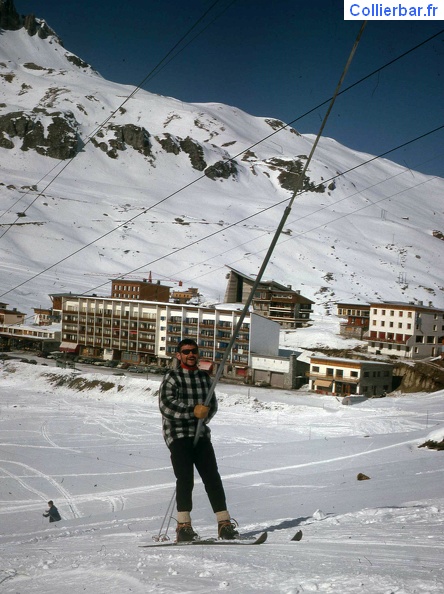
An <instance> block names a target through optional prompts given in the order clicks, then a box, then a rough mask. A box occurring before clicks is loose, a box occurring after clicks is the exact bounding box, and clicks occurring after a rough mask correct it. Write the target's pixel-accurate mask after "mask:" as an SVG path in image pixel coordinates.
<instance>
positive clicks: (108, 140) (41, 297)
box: [0, 29, 444, 311]
mask: <svg viewBox="0 0 444 594" xmlns="http://www.w3.org/2000/svg"><path fill="white" fill-rule="evenodd" d="M133 91H134V88H133V87H129V86H123V85H120V84H116V83H113V82H110V81H107V80H104V79H103V78H102V77H101V76H100V75H99V74H97V73H96V72H95V71H94V70H93V68H91V67H90V66H88V65H87V64H85V63H83V62H82V61H81V60H79V59H78V58H76V57H75V56H73V55H72V54H71V53H70V52H69V51H68V50H66V49H64V48H63V47H62V46H61V45H60V43H59V42H58V40H57V38H56V37H54V36H49V37H48V38H46V39H40V38H39V37H38V36H36V35H35V36H30V35H29V34H28V33H27V31H26V30H25V29H20V30H18V31H1V44H0V160H1V164H2V168H1V178H0V249H1V254H2V257H1V259H0V289H1V290H0V299H1V300H2V301H3V302H6V303H9V304H11V305H12V306H15V307H18V308H20V309H22V310H24V311H30V310H31V308H32V307H37V306H39V305H42V306H44V305H49V299H48V297H47V295H48V293H57V292H64V291H72V292H89V291H94V292H96V293H100V294H104V295H106V294H109V283H108V279H109V278H111V277H116V276H119V275H121V274H125V273H127V274H128V275H130V274H133V275H138V277H140V278H143V277H146V275H147V274H148V272H149V271H152V275H153V278H154V279H155V280H160V281H161V282H165V284H170V285H171V286H175V285H176V284H177V283H178V281H182V282H183V284H184V285H185V286H197V287H199V289H200V292H201V293H202V294H203V296H204V299H205V300H206V301H208V302H210V301H219V300H220V299H222V298H223V294H224V290H225V282H226V281H225V275H226V268H225V265H229V266H232V267H235V268H238V269H240V270H242V271H243V272H245V273H246V274H251V275H254V274H256V273H257V271H258V269H259V267H260V265H261V263H262V259H263V257H264V255H265V251H266V249H267V248H268V246H269V244H270V241H271V238H272V236H273V234H274V232H275V229H276V227H277V225H278V223H279V221H280V219H281V217H282V215H283V211H284V208H285V205H286V204H287V202H288V200H289V199H290V197H291V196H292V190H291V187H293V186H294V183H295V179H296V178H297V172H298V171H300V169H301V168H302V166H303V165H304V163H305V159H306V157H307V155H308V154H309V152H310V149H311V146H312V143H313V140H314V136H312V135H304V136H302V135H300V134H298V133H297V132H296V131H295V130H293V129H291V128H286V129H282V130H279V127H280V124H279V122H277V121H276V120H274V119H273V118H272V117H270V118H258V117H253V116H250V115H248V114H247V113H245V112H243V111H241V110H239V109H236V108H235V107H231V106H227V105H222V104H214V103H212V104H205V105H204V104H186V103H183V102H181V101H177V100H175V99H173V98H168V97H161V96H158V95H153V94H151V93H149V92H147V91H145V90H139V91H138V92H137V93H135V94H132V93H133ZM128 97H129V99H128ZM11 113H14V114H15V115H14V117H12V118H11ZM20 118H22V120H20ZM23 118H24V119H23ZM19 120H20V121H21V122H22V128H26V129H25V130H24V131H23V129H20V125H19V123H20V122H19ZM23 121H25V124H23ZM30 122H31V123H30ZM60 122H62V123H63V125H64V126H65V127H66V126H68V127H69V131H68V133H66V135H65V136H61V133H59V136H57V125H60ZM102 124H103V126H102ZM327 129H328V127H327ZM1 130H3V133H2V132H1ZM54 130H56V132H54ZM65 132H66V131H65ZM52 133H54V137H53V138H52V139H51V134H52ZM36 134H40V137H39V138H41V141H35V138H36V136H35V135H36ZM54 138H55V139H56V140H55V141H54ZM62 141H63V142H65V141H66V155H68V156H67V157H66V156H65V158H63V160H60V159H57V158H54V157H51V156H47V155H48V151H49V152H51V151H53V152H54V151H56V152H57V150H59V149H60V146H61V145H62V144H63V142H62ZM29 145H30V146H31V148H29ZM74 145H77V148H78V150H76V151H74V153H73V154H72V156H70V152H69V151H70V150H71V152H72V151H73V148H72V147H73V146H74ZM63 146H65V145H63ZM23 148H25V149H27V150H23ZM39 153H40V154H39ZM45 153H46V155H45ZM74 154H75V156H74ZM371 158H372V156H371V155H366V154H362V153H357V152H356V151H352V150H349V149H347V148H346V147H344V146H341V145H339V144H338V143H337V142H335V141H334V140H332V139H329V138H323V139H322V140H321V142H320V144H319V147H318V149H317V150H316V152H315V155H314V159H313V161H312V163H311V165H310V167H309V170H308V172H307V175H308V178H309V179H307V180H306V187H307V188H308V191H305V192H304V193H303V194H302V195H301V196H299V197H298V198H297V199H296V201H295V203H294V206H293V209H292V212H291V213H290V216H289V218H288V220H287V223H286V227H285V230H284V233H283V234H282V237H281V239H280V241H279V243H278V246H277V248H276V250H275V252H274V255H273V258H272V261H271V263H270V265H269V267H268V268H267V271H266V277H267V278H273V279H274V280H277V281H278V282H281V283H283V284H291V285H292V286H293V288H298V289H300V290H301V292H302V294H303V295H305V296H307V297H309V298H312V299H314V300H315V301H316V302H317V304H318V305H322V306H325V308H326V309H327V310H328V308H329V306H330V304H331V303H332V301H336V300H359V301H369V300H374V299H384V300H400V301H415V300H421V301H424V302H425V303H428V302H429V301H431V302H433V305H435V306H437V307H444V292H443V280H442V267H440V266H439V264H438V262H439V258H440V257H442V255H443V251H444V243H443V242H442V241H441V240H440V239H438V238H437V237H434V236H433V232H434V231H440V232H444V220H443V206H442V204H443V203H442V195H443V191H444V180H442V179H437V178H432V177H429V176H426V175H423V174H420V173H417V172H413V171H410V170H405V169H403V168H402V167H400V166H399V165H396V164H394V163H392V162H390V161H388V160H383V159H378V160H373V161H371V162H369V163H368V164H366V165H362V166H360V165H361V164H362V163H365V162H366V161H368V160H370V159H371ZM229 159H232V160H231V161H229ZM212 166H214V167H212Z"/></svg>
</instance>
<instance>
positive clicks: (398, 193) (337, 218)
mask: <svg viewBox="0 0 444 594" xmlns="http://www.w3.org/2000/svg"><path fill="white" fill-rule="evenodd" d="M435 179H438V177H431V178H430V179H427V180H425V181H423V182H420V183H418V184H415V185H414V186H410V187H409V188H404V189H403V190H400V191H399V192H395V194H391V195H390V196H384V197H383V198H381V199H380V200H376V201H375V202H371V203H370V204H366V205H364V206H361V207H359V208H356V209H355V210H352V211H351V212H348V213H345V214H343V215H340V216H338V217H336V218H335V219H330V220H329V221H326V222H325V223H321V224H320V225H317V226H316V227H312V228H311V229H306V230H305V231H300V232H299V233H297V234H296V235H294V236H292V237H289V238H287V239H283V240H282V241H281V245H282V244H284V243H287V242H288V241H293V240H294V239H298V238H300V237H302V236H303V235H307V234H308V233H312V232H313V231H317V230H318V229H322V228H325V227H327V226H328V225H330V224H331V223H335V222H337V221H339V220H341V219H345V218H347V217H349V216H351V215H354V214H356V213H357V212H360V211H362V210H365V209H366V208H370V207H371V206H375V205H377V204H380V203H381V202H384V201H385V200H389V199H390V198H394V197H395V196H399V195H400V194H403V193H404V192H405V191H406V190H412V189H414V188H418V187H420V186H422V185H425V184H427V183H429V182H431V181H433V180H435ZM263 251H265V250H259V251H258V252H256V253H257V254H260V253H261V252H263ZM242 260H243V258H239V259H238V260H234V261H232V262H230V264H231V265H233V264H236V262H240V261H242ZM222 268H223V267H219V270H221V269H222ZM213 272H214V269H213V270H211V271H209V272H207V273H205V274H210V273H213ZM200 276H204V275H200ZM190 280H194V279H190ZM188 282H190V281H188Z"/></svg>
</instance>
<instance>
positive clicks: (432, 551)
mask: <svg viewBox="0 0 444 594" xmlns="http://www.w3.org/2000/svg"><path fill="white" fill-rule="evenodd" d="M43 370H45V371H43ZM0 379H1V381H0V402H1V417H0V467H1V473H0V523H1V531H0V555H1V558H2V564H1V567H0V584H1V591H2V593H4V594H18V593H19V592H20V593H22V592H23V593H24V592H26V593H31V594H42V593H43V592H44V593H45V594H59V593H60V592H61V591H67V592H69V594H81V593H86V594H105V593H106V594H122V592H133V593H137V594H148V593H155V592H156V593H159V592H162V593H163V594H175V593H179V592H180V593H184V594H185V593H191V592H192V593H198V594H200V593H201V594H203V593H205V594H208V593H209V592H227V593H233V594H257V593H258V592H261V593H264V594H272V593H273V594H301V593H303V592H324V593H326V594H356V592H359V591H362V592H366V593H368V594H382V593H389V592H392V593H399V594H401V593H405V594H439V593H441V592H442V591H443V587H444V578H443V572H442V557H443V542H442V529H443V513H442V510H443V495H442V473H443V468H444V467H443V463H444V461H443V456H442V452H439V451H435V450H430V449H427V448H419V447H418V446H420V445H422V444H423V443H424V442H425V441H426V440H428V439H432V438H433V439H435V440H436V441H441V440H442V438H443V436H444V426H443V422H442V419H443V414H442V412H443V407H442V402H443V393H442V392H437V393H435V394H412V395H409V396H397V397H391V398H383V399H377V400H367V401H366V402H363V403H361V404H356V405H353V406H343V405H342V404H341V403H340V401H339V400H337V399H336V398H333V397H331V396H320V395H313V394H309V393H307V392H303V391H300V392H295V391H292V392H286V391H285V390H284V391H282V390H280V391H272V390H264V389H260V388H255V387H251V386H230V385H221V386H219V388H218V389H217V393H218V397H219V401H220V406H219V412H218V414H217V415H216V417H215V418H214V419H213V420H212V422H211V425H212V435H213V438H212V439H213V442H214V445H215V449H216V452H217V454H218V460H219V468H220V471H221V474H222V476H223V480H224V485H225V489H226V492H227V497H228V502H229V507H230V511H231V513H232V514H233V516H234V517H235V518H236V519H237V520H238V522H239V525H240V530H241V532H242V533H244V534H248V535H257V534H258V533H260V532H261V531H262V530H265V529H267V530H268V532H269V535H268V541H267V542H266V543H265V544H264V545H262V546H260V547H244V548H239V547H230V546H221V547H204V546H201V547H185V548H167V549H145V548H143V549H142V548H138V545H140V544H142V543H150V542H152V536H156V535H158V534H159V531H160V529H161V526H162V521H163V519H164V517H165V514H166V511H167V508H168V503H169V502H170V499H171V497H172V495H173V493H174V476H173V473H172V470H171V467H170V461H169V457H168V450H167V448H166V446H165V444H164V442H163V438H162V435H161V428H160V415H159V411H158V406H157V398H156V390H157V388H158V381H152V380H147V379H133V378H129V377H116V376H113V375H102V374H88V373H86V374H81V375H80V377H77V379H75V376H73V375H72V372H71V371H67V370H60V369H58V368H55V367H53V368H51V367H42V366H40V365H38V366H33V365H27V364H26V363H12V362H6V363H5V365H4V367H3V369H2V368H1V367H0ZM79 388H81V389H80V390H79ZM359 473H363V474H365V475H366V476H368V477H369V478H370V480H365V481H359V480H357V476H358V474H359ZM49 499H52V500H54V502H55V504H56V506H57V507H58V509H59V511H60V513H61V515H62V518H63V520H62V521H61V522H57V523H56V524H49V523H48V519H47V518H43V517H42V513H43V512H44V511H45V510H46V509H47V505H46V503H47V501H48V500H49ZM192 517H193V524H194V527H195V529H196V530H197V531H198V532H199V533H200V534H201V535H202V536H214V535H215V518H214V514H213V513H212V511H211V508H210V506H209V503H208V500H207V497H206V494H205V491H204V489H203V486H202V484H201V483H200V481H199V480H197V477H196V485H195V489H194V508H193V512H192ZM174 528H175V521H174V519H173V520H172V522H171V526H170V527H169V535H170V536H171V538H174ZM164 529H165V525H164ZM300 529H302V531H303V533H304V535H303V538H302V540H301V541H300V542H291V540H290V539H291V537H292V536H293V535H294V534H295V532H296V531H297V530H300Z"/></svg>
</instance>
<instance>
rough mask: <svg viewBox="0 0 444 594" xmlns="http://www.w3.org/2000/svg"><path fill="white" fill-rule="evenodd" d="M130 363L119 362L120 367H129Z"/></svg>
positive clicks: (118, 366)
mask: <svg viewBox="0 0 444 594" xmlns="http://www.w3.org/2000/svg"><path fill="white" fill-rule="evenodd" d="M128 367H129V363H124V362H120V363H118V364H117V368H118V369H128Z"/></svg>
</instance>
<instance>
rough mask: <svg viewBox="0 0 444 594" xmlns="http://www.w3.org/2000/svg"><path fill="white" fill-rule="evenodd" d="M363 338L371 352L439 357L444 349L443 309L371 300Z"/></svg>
mask: <svg viewBox="0 0 444 594" xmlns="http://www.w3.org/2000/svg"><path fill="white" fill-rule="evenodd" d="M364 339H365V340H367V341H368V352H369V353H374V354H381V355H395V356H396V357H401V358H406V359H407V358H408V359H423V358H427V357H437V356H439V355H440V354H441V352H442V348H443V347H442V344H443V339H444V310H442V309H436V308H434V307H432V306H431V305H430V304H429V306H424V305H423V304H422V303H418V304H413V303H398V302H391V301H386V302H383V303H371V304H370V326H369V331H368V332H367V333H366V334H365V335H364Z"/></svg>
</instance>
